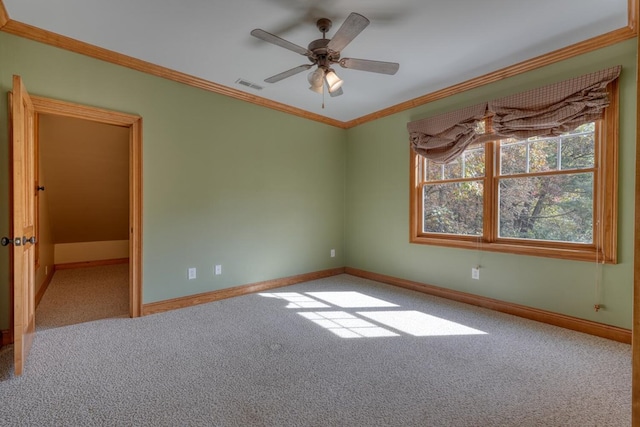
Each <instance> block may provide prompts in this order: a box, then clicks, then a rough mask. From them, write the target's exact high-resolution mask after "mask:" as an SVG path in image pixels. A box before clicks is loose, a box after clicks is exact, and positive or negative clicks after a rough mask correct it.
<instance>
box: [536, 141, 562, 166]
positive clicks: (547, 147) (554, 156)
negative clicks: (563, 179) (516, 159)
mask: <svg viewBox="0 0 640 427" xmlns="http://www.w3.org/2000/svg"><path fill="white" fill-rule="evenodd" d="M559 144H560V139H559V138H547V139H542V140H540V141H531V142H530V143H529V172H547V171H553V170H558V146H559Z"/></svg>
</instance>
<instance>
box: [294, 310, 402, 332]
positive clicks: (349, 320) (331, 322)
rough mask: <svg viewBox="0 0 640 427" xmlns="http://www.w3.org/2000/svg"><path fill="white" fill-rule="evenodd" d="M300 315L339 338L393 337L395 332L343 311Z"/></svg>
mask: <svg viewBox="0 0 640 427" xmlns="http://www.w3.org/2000/svg"><path fill="white" fill-rule="evenodd" d="M298 314H299V315H300V316H302V317H304V318H306V319H309V320H311V321H312V322H313V323H315V324H316V325H319V326H322V327H323V328H325V329H327V330H329V331H331V332H333V333H334V334H336V335H337V336H339V337H341V338H373V337H395V336H398V334H396V333H395V332H392V331H390V330H388V329H385V328H382V327H380V326H377V325H375V324H373V323H371V322H368V321H366V320H364V319H361V318H358V317H356V316H354V315H352V314H349V313H347V312H345V311H322V312H302V313H298Z"/></svg>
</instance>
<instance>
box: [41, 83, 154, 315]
mask: <svg viewBox="0 0 640 427" xmlns="http://www.w3.org/2000/svg"><path fill="white" fill-rule="evenodd" d="M31 101H32V103H33V107H34V109H35V113H36V116H37V115H38V114H49V115H53V116H63V117H72V118H77V119H82V120H90V121H94V122H98V123H103V124H110V125H115V126H122V127H126V128H129V316H130V317H140V316H141V315H142V117H140V116H137V115H132V114H127V113H120V112H117V111H111V110H105V109H101V108H96V107H90V106H87V105H81V104H74V103H70V102H65V101H59V100H56V99H50V98H43V97H40V96H35V95H31Z"/></svg>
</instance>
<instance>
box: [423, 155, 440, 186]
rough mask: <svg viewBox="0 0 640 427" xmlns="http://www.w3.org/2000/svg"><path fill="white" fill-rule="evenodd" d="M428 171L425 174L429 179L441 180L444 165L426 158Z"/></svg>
mask: <svg viewBox="0 0 640 427" xmlns="http://www.w3.org/2000/svg"><path fill="white" fill-rule="evenodd" d="M425 163H426V166H425V167H426V168H427V172H426V173H425V174H424V176H425V178H426V180H427V181H440V180H441V179H442V168H443V166H442V165H439V164H437V163H434V162H432V161H431V160H426V161H425Z"/></svg>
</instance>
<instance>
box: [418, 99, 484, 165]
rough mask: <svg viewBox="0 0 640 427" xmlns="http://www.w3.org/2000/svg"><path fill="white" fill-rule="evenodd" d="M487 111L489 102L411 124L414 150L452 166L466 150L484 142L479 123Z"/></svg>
mask: <svg viewBox="0 0 640 427" xmlns="http://www.w3.org/2000/svg"><path fill="white" fill-rule="evenodd" d="M486 112H487V103H486V102H483V103H482V104H478V105H474V106H471V107H466V108H463V109H461V110H456V111H451V112H449V113H445V114H440V115H438V116H434V117H429V118H427V119H424V120H418V121H415V122H410V123H408V124H407V129H408V130H409V138H410V141H411V147H412V148H413V150H414V151H415V152H416V153H418V154H420V155H422V156H424V157H426V158H427V159H430V160H433V161H435V162H439V163H448V162H450V161H451V160H453V159H455V158H456V157H458V156H459V155H460V154H462V152H463V151H464V149H465V148H467V147H468V146H469V145H470V144H473V143H474V142H480V141H479V138H480V136H481V134H478V133H477V132H476V127H477V125H478V122H480V121H482V120H483V119H484V118H485V116H486Z"/></svg>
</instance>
